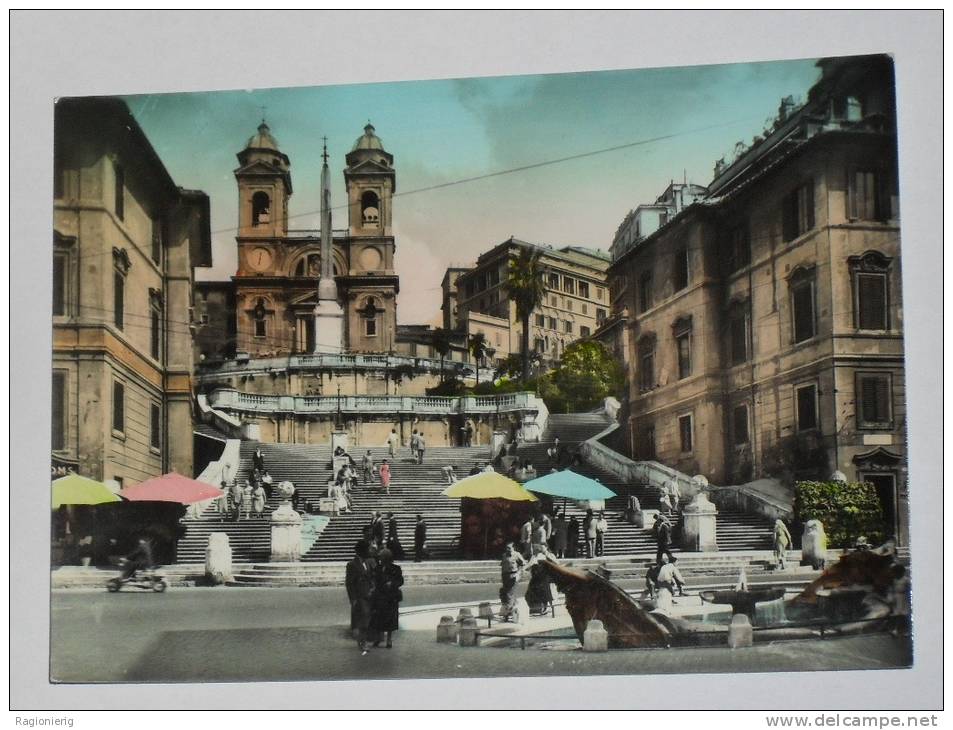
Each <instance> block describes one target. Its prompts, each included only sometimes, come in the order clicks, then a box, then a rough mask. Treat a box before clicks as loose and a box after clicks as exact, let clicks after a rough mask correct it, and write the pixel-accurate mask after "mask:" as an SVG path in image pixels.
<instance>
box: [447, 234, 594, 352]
mask: <svg viewBox="0 0 953 730" xmlns="http://www.w3.org/2000/svg"><path fill="white" fill-rule="evenodd" d="M524 248H530V249H532V250H534V251H537V252H538V253H539V254H540V262H541V264H542V266H543V268H544V270H545V272H546V274H545V284H546V293H545V296H544V297H543V301H542V303H541V304H540V306H539V307H538V308H537V309H536V310H535V311H534V312H533V314H532V316H531V317H530V328H531V329H530V337H529V341H530V347H532V348H533V351H534V353H535V356H536V357H537V358H538V360H539V362H540V364H541V365H542V366H543V367H552V366H554V365H556V364H557V363H558V362H559V358H560V356H561V355H562V353H563V351H564V350H565V349H566V346H567V345H569V344H570V343H572V342H574V341H575V340H577V339H580V338H584V337H589V336H590V335H591V334H592V333H593V332H594V331H595V330H596V328H597V327H599V325H600V324H601V323H602V322H603V321H604V320H606V319H607V318H608V316H609V296H608V289H607V285H606V277H607V270H608V268H609V257H608V256H607V255H606V254H605V253H603V252H602V251H597V250H593V249H588V248H582V247H579V246H567V247H565V248H561V249H554V248H551V247H549V246H539V245H536V244H532V243H527V242H525V241H520V240H518V239H516V238H510V239H509V240H507V241H504V242H503V243H501V244H499V245H497V246H495V247H494V248H492V249H490V250H489V251H487V252H486V253H484V254H482V255H481V256H480V257H479V258H478V259H477V263H476V266H474V267H473V268H472V269H470V270H468V271H466V272H465V273H462V274H459V276H457V277H456V290H457V303H456V311H457V325H458V328H459V329H463V330H464V331H466V332H468V333H471V332H472V331H479V330H481V329H482V330H483V331H484V332H485V334H487V337H488V340H489V341H490V344H491V346H492V347H494V348H495V349H496V352H497V353H498V354H497V356H496V359H497V360H501V359H503V358H504V357H505V354H504V353H519V352H521V339H520V338H521V332H522V322H521V321H520V319H519V317H518V316H517V313H516V305H515V304H514V303H513V302H511V301H510V299H509V297H508V296H507V295H506V290H505V288H504V283H505V282H506V275H507V270H508V267H509V262H510V261H513V260H515V259H516V257H517V256H518V255H519V252H520V250H521V249H524ZM450 273H451V272H450V271H448V273H447V276H446V277H445V278H444V281H447V279H448V277H449V276H450ZM447 306H448V305H447V302H446V300H445V304H444V311H445V312H446V309H447ZM470 318H473V320H474V324H473V325H472V326H471V325H470V324H469V319H470ZM488 318H491V319H488ZM498 334H499V338H498V337H497V335H498ZM497 340H499V341H497Z"/></svg>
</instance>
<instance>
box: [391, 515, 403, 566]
mask: <svg viewBox="0 0 953 730" xmlns="http://www.w3.org/2000/svg"><path fill="white" fill-rule="evenodd" d="M387 549H388V550H390V552H391V554H392V555H393V556H394V559H396V560H403V559H404V546H403V545H401V544H400V538H399V537H398V536H397V518H396V517H394V513H393V512H388V513H387Z"/></svg>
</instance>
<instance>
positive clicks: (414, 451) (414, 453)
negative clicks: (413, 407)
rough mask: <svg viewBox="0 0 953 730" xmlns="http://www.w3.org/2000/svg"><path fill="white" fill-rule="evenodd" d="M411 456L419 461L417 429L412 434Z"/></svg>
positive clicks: (413, 459)
mask: <svg viewBox="0 0 953 730" xmlns="http://www.w3.org/2000/svg"><path fill="white" fill-rule="evenodd" d="M410 458H411V460H412V461H417V429H416V428H415V429H414V432H413V433H412V434H411V435H410Z"/></svg>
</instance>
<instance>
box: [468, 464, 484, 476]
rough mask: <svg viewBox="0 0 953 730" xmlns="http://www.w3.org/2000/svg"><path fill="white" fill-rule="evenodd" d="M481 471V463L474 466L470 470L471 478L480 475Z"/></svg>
mask: <svg viewBox="0 0 953 730" xmlns="http://www.w3.org/2000/svg"><path fill="white" fill-rule="evenodd" d="M481 471H483V468H482V467H481V466H480V462H477V463H476V464H474V465H473V468H472V469H470V476H471V477H472V476H475V475H476V474H479V473H480V472H481Z"/></svg>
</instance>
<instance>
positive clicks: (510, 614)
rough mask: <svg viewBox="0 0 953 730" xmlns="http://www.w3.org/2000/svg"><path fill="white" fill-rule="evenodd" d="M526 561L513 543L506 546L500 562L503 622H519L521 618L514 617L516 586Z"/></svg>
mask: <svg viewBox="0 0 953 730" xmlns="http://www.w3.org/2000/svg"><path fill="white" fill-rule="evenodd" d="M524 565H526V561H525V560H523V556H522V555H520V554H519V553H518V552H516V548H515V547H514V546H513V543H511V542H510V543H507V544H506V550H505V551H504V552H503V559H502V560H501V561H500V574H501V575H500V577H501V580H502V586H501V587H500V617H501V618H502V620H503V621H514V620H515V621H518V620H519V617H518V616H516V615H514V614H515V611H516V585H517V583H519V580H520V572H521V571H522V569H523V566H524Z"/></svg>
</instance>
